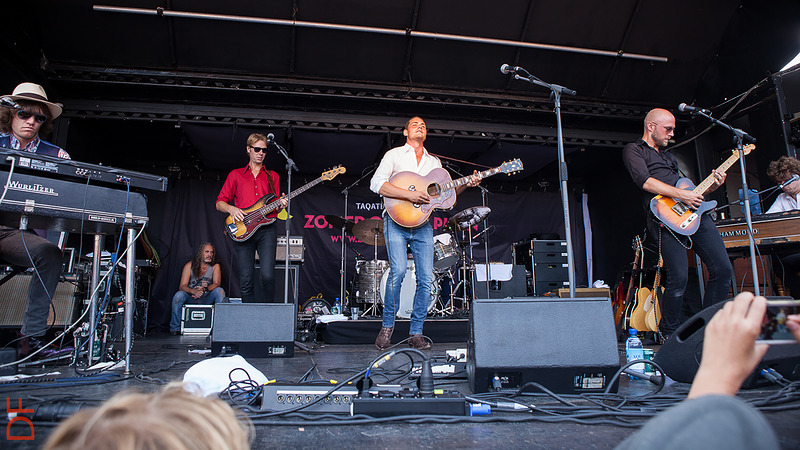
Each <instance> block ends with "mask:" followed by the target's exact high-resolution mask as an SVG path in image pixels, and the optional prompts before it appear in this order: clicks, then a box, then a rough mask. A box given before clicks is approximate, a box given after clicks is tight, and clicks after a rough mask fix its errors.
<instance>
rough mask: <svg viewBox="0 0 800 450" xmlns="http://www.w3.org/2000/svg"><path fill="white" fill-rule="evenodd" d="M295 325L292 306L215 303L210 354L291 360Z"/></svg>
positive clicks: (285, 304)
mask: <svg viewBox="0 0 800 450" xmlns="http://www.w3.org/2000/svg"><path fill="white" fill-rule="evenodd" d="M296 322H297V312H296V311H295V306H294V304H292V303H217V304H216V305H214V326H213V329H212V331H211V354H212V355H214V356H216V355H219V354H232V353H236V354H239V355H242V356H244V357H248V358H274V357H283V358H291V357H292V356H294V330H295V324H296Z"/></svg>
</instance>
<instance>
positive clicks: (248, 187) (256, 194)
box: [216, 133, 288, 303]
mask: <svg viewBox="0 0 800 450" xmlns="http://www.w3.org/2000/svg"><path fill="white" fill-rule="evenodd" d="M266 152H267V137H266V136H264V135H263V134H259V133H253V134H251V135H250V136H249V137H248V138H247V155H248V157H249V158H250V161H249V162H248V164H247V165H246V166H244V167H242V168H239V169H234V170H232V171H231V172H230V173H229V174H228V178H226V179H225V184H223V185H222V189H221V190H220V191H219V196H217V203H216V207H217V211H221V212H224V213H228V214H230V215H231V217H232V218H233V220H234V221H236V222H241V221H243V220H244V216H245V213H244V211H243V210H244V209H247V208H249V207H250V206H252V205H254V204H255V203H256V202H258V201H259V200H260V199H261V197H263V196H265V195H267V194H274V195H275V196H276V197H280V182H279V181H280V180H279V177H278V174H277V172H275V171H273V170H267V169H266V168H265V167H264V159H265V158H266ZM231 203H233V204H231ZM287 204H288V201H287V200H286V199H285V198H282V199H281V207H282V208H285V207H286V205H287ZM278 212H279V211H278V210H276V211H272V212H270V213H269V214H268V215H267V217H277V215H278ZM277 240H278V230H277V226H276V225H275V223H272V224H269V225H264V226H261V227H260V228H259V229H258V230H256V231H255V232H254V233H253V234H252V236H250V237H249V238H248V239H247V240H245V241H243V242H234V243H233V248H234V251H235V252H236V267H237V268H238V270H239V287H240V288H241V291H242V303H254V302H255V301H256V298H255V293H254V292H255V291H254V288H253V286H254V283H255V281H254V275H255V262H256V255H255V252H256V250H258V255H259V260H260V264H261V268H260V269H259V275H260V278H261V286H263V288H264V299H265V300H266V302H272V301H274V297H275V250H276V248H277V245H278V242H277Z"/></svg>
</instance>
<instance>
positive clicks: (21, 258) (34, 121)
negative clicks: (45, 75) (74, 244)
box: [0, 83, 70, 358]
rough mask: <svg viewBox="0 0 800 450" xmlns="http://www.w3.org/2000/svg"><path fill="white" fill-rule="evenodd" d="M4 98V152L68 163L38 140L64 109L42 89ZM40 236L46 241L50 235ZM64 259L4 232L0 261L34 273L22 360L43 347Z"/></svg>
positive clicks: (0, 114)
mask: <svg viewBox="0 0 800 450" xmlns="http://www.w3.org/2000/svg"><path fill="white" fill-rule="evenodd" d="M4 98H5V99H8V100H9V101H8V103H11V105H13V106H8V105H7V104H6V105H5V107H3V108H2V109H0V146H2V147H5V148H11V149H14V150H20V151H27V152H31V153H37V154H44V155H48V156H55V157H58V158H64V159H70V157H69V153H67V152H65V151H64V150H63V149H62V148H60V147H57V146H55V145H53V144H51V143H49V142H47V141H43V140H42V139H41V138H40V137H39V134H40V133H48V132H50V131H51V130H52V129H53V120H54V119H55V118H56V117H58V116H59V115H61V105H58V104H55V103H51V102H49V101H48V100H47V94H46V93H45V92H44V88H42V87H41V86H39V85H38V84H33V83H22V84H20V85H18V86H17V87H16V88H15V89H14V93H12V94H11V95H9V96H6V97H4ZM37 233H42V235H45V233H46V232H45V231H37ZM62 259H63V255H62V252H61V249H60V248H58V246H56V245H55V244H53V243H51V242H50V241H48V240H47V239H45V238H44V237H42V236H39V234H36V233H34V232H32V231H30V230H28V231H22V230H18V229H15V228H8V227H0V260H2V261H3V262H4V263H6V264H13V265H15V266H20V267H35V268H36V271H34V275H33V277H32V278H31V281H30V284H29V285H28V304H27V307H26V308H25V316H24V318H23V320H22V329H21V330H20V335H21V338H20V340H19V344H18V345H17V353H18V355H19V356H20V357H24V356H27V355H29V354H31V353H33V352H36V351H38V350H40V349H42V348H43V347H44V341H43V339H44V335H45V333H46V332H47V330H48V327H47V317H48V313H49V312H50V303H51V302H50V299H51V298H53V295H54V294H55V291H56V287H57V286H58V278H59V277H60V276H61V262H62ZM37 273H38V274H37ZM54 352H55V349H49V348H46V349H44V350H42V351H40V352H39V353H38V354H37V357H43V358H47V357H52V356H56V354H55V353H54Z"/></svg>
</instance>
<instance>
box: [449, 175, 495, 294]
mask: <svg viewBox="0 0 800 450" xmlns="http://www.w3.org/2000/svg"><path fill="white" fill-rule="evenodd" d="M444 164H445V166H446V167H447V168H448V169H450V170H452V171H453V172H455V173H456V175H458V176H459V177H464V176H465V175H464V174H463V173H461V172H459V171H458V166H456V165H454V164H451V163H449V162H447V161H445V162H444ZM477 187H479V188H480V189H481V203H482V205H483V206H486V194H487V193H489V191H488V190H487V189H486V188H485V187H483V186H481V185H480V184H479V185H478V186H477ZM488 228H489V216H486V218H485V219H483V230H484V232H485V231H486V230H487V229H488ZM469 244H470V245H469V253H470V254H469V259H470V261H471V260H472V234H471V233H470V242H469ZM483 251H484V258H483V259H484V262H485V263H486V298H487V299H488V298H491V297H490V296H489V277H490V273H489V235H488V234H487V235H486V236H485V237H484V238H483ZM466 276H467V275H466V274H464V278H465V279H466ZM472 281H474V280H472ZM470 285H471V286H473V289H472V300H475V289H474V286H475V284H474V283H470ZM464 296H465V297H466V291H465V292H464Z"/></svg>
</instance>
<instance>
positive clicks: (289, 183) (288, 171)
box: [267, 140, 314, 355]
mask: <svg viewBox="0 0 800 450" xmlns="http://www.w3.org/2000/svg"><path fill="white" fill-rule="evenodd" d="M269 144H272V145H274V146H275V147H276V148H277V149H278V151H279V152H280V154H281V155H283V157H284V158H285V159H286V174H287V175H286V198H287V199H288V198H289V197H291V195H292V171H293V170H294V171H295V172H299V170H298V169H297V165H296V164H295V163H294V160H293V159H292V158H290V157H289V154H288V153H286V149H285V148H283V147H281V145H280V144H278V143H277V142H275V141H274V140H272V141H270V140H267V146H269ZM291 221H292V202H288V203H287V205H286V242H285V243H284V246H285V250H286V258H285V259H284V270H283V303H289V231H290V229H289V225H290V224H291ZM295 294H297V287H296V286H295ZM292 304H293V305H294V311H295V316H296V315H297V303H296V302H295V301H294V298H293V299H292ZM295 319H296V317H295ZM294 322H295V323H294V324H293V326H292V329H293V330H294V329H295V326H294V325H296V324H297V320H295V321H294ZM292 334H293V335H294V332H292ZM294 345H295V346H296V347H297V348H299V349H300V350H303V351H304V352H306V353H308V354H309V355H311V354H313V353H314V350H312V349H311V347H309V346H307V345H305V344H303V343H301V342H297V341H296V340H295V341H294Z"/></svg>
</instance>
